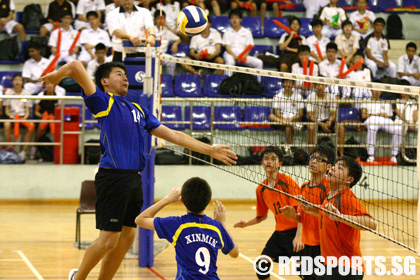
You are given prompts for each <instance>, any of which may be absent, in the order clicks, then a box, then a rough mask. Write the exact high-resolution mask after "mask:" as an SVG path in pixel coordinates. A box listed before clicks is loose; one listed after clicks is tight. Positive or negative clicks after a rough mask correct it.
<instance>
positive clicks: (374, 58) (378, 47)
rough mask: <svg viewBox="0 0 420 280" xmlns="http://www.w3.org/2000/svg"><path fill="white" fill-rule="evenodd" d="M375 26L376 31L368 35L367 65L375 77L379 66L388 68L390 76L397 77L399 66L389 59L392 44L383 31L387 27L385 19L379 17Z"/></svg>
mask: <svg viewBox="0 0 420 280" xmlns="http://www.w3.org/2000/svg"><path fill="white" fill-rule="evenodd" d="M373 26H374V29H375V31H374V32H373V33H372V34H370V35H369V36H367V37H366V49H365V52H366V61H365V63H366V66H367V67H369V68H370V70H372V74H373V76H375V77H376V72H377V71H378V67H381V68H385V69H386V72H387V74H388V76H390V77H392V78H395V77H396V76H397V66H396V65H395V63H394V62H392V61H390V60H389V59H388V50H389V49H390V44H389V40H388V38H386V37H385V35H384V34H383V33H382V31H383V30H384V28H385V20H384V19H383V18H377V19H375V21H374V23H373Z"/></svg>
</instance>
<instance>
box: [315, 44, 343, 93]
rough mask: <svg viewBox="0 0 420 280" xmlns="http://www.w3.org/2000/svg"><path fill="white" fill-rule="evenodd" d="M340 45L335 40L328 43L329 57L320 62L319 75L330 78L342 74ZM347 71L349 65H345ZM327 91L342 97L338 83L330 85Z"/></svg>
mask: <svg viewBox="0 0 420 280" xmlns="http://www.w3.org/2000/svg"><path fill="white" fill-rule="evenodd" d="M337 52H338V47H337V44H336V43H334V42H329V43H328V44H327V59H325V60H323V61H322V62H321V63H320V64H319V75H320V76H323V77H329V78H338V76H339V74H340V66H341V61H340V60H339V59H337ZM346 71H347V66H346V65H344V69H343V72H346ZM327 92H329V93H331V94H333V95H335V96H336V97H337V98H339V97H340V94H341V93H340V88H339V87H338V86H336V85H329V86H328V87H327Z"/></svg>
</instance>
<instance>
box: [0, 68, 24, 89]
mask: <svg viewBox="0 0 420 280" xmlns="http://www.w3.org/2000/svg"><path fill="white" fill-rule="evenodd" d="M16 74H22V72H18V71H17V72H16V71H11V72H0V85H2V86H3V88H4V89H6V88H13V85H12V79H13V76H14V75H16Z"/></svg>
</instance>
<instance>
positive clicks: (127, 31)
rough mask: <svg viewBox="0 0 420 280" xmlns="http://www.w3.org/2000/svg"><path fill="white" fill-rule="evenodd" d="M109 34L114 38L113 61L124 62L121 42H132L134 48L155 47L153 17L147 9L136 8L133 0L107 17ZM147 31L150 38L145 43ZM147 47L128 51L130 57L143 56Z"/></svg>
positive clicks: (126, 0) (127, 0)
mask: <svg viewBox="0 0 420 280" xmlns="http://www.w3.org/2000/svg"><path fill="white" fill-rule="evenodd" d="M106 22H107V26H108V31H109V34H110V35H111V36H113V37H112V49H113V50H114V57H113V59H112V60H113V61H117V62H121V61H122V44H121V40H124V39H125V40H130V41H131V42H132V43H133V45H134V46H136V47H138V46H140V45H142V46H145V45H146V44H150V46H152V47H153V46H154V45H155V39H156V34H155V28H154V24H153V18H152V15H151V14H150V12H149V11H148V10H146V9H145V8H140V7H138V6H134V4H133V0H125V2H124V5H121V6H120V8H119V9H114V10H112V11H111V12H110V13H109V14H108V15H107V17H106ZM146 31H147V33H148V38H147V39H146V41H145V42H142V41H141V40H144V39H145V38H146ZM145 51H146V48H145V47H138V48H135V49H134V48H129V49H127V56H128V57H133V56H134V57H136V56H137V57H138V56H143V57H144V53H145Z"/></svg>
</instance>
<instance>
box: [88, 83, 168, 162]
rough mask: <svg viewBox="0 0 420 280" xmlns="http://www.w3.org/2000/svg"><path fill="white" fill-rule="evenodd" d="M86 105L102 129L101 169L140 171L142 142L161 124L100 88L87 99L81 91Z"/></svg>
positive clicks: (132, 105)
mask: <svg viewBox="0 0 420 280" xmlns="http://www.w3.org/2000/svg"><path fill="white" fill-rule="evenodd" d="M82 96H83V98H84V100H85V103H86V106H87V107H88V108H89V110H90V111H91V112H92V114H93V116H94V117H95V118H97V119H98V123H99V125H100V127H101V139H100V141H101V152H102V157H101V161H100V165H99V166H100V167H104V168H111V169H132V170H142V169H144V167H145V165H146V157H145V152H144V139H145V137H147V135H146V132H148V133H150V132H151V131H152V130H153V129H155V128H157V127H158V126H160V125H161V123H160V122H159V121H158V120H157V119H156V118H155V117H154V116H153V114H150V112H149V111H148V110H147V109H145V108H142V107H141V106H140V105H138V104H136V103H130V102H129V101H128V100H127V98H125V97H123V96H116V95H114V94H112V93H104V92H103V91H101V90H100V89H99V88H96V92H95V93H94V94H92V95H90V96H86V95H85V94H84V92H83V91H82Z"/></svg>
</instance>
